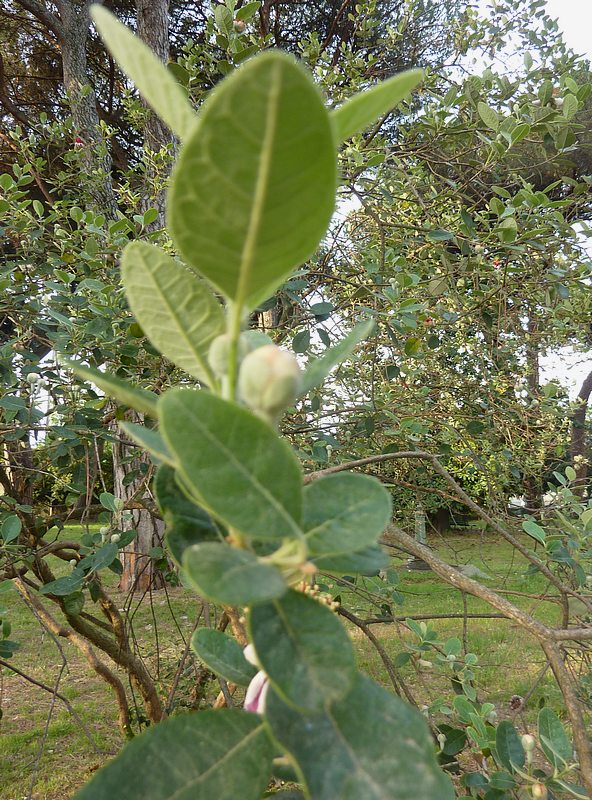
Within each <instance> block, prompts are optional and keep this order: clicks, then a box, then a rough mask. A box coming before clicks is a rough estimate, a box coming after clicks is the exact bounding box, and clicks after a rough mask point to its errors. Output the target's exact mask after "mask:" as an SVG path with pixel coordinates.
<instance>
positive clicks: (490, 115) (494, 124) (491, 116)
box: [477, 103, 500, 131]
mask: <svg viewBox="0 0 592 800" xmlns="http://www.w3.org/2000/svg"><path fill="white" fill-rule="evenodd" d="M477 113H478V114H479V116H480V117H481V120H482V121H483V123H484V124H485V125H486V126H487V127H488V128H491V130H492V131H497V129H498V128H499V123H500V119H499V114H498V113H497V111H494V110H493V108H489V106H488V105H486V104H485V103H477Z"/></svg>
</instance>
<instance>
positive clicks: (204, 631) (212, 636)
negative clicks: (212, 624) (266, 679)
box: [191, 628, 257, 686]
mask: <svg viewBox="0 0 592 800" xmlns="http://www.w3.org/2000/svg"><path fill="white" fill-rule="evenodd" d="M191 647H192V648H193V651H194V653H196V655H197V656H199V658H200V659H201V660H202V661H203V662H204V664H205V665H206V666H207V667H208V668H209V669H211V670H212V672H215V673H216V674H217V675H221V676H222V677H223V678H225V679H226V680H227V681H231V682H232V683H236V684H238V685H239V686H248V685H249V683H250V682H251V680H252V679H253V678H254V677H255V674H256V672H257V670H256V669H255V667H254V666H253V665H252V664H249V662H248V661H247V659H246V658H245V657H244V655H243V649H242V647H241V646H240V644H239V643H238V642H237V641H236V639H233V638H232V637H231V636H227V635H226V634H225V633H222V631H217V630H214V629H213V628H200V629H199V630H197V631H195V633H194V634H193V636H192V638H191Z"/></svg>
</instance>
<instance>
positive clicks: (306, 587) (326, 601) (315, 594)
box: [300, 581, 340, 611]
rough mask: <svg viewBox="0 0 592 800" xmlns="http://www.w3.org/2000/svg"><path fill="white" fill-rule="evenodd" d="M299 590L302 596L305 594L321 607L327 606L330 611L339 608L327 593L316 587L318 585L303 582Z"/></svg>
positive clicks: (337, 602) (337, 603)
mask: <svg viewBox="0 0 592 800" xmlns="http://www.w3.org/2000/svg"><path fill="white" fill-rule="evenodd" d="M300 589H301V591H302V593H303V594H306V595H308V596H309V597H312V599H313V600H316V601H317V602H318V603H322V604H323V605H325V606H327V607H328V608H330V609H331V611H337V609H338V608H339V606H340V603H339V601H338V600H334V599H333V598H332V597H331V595H330V594H328V593H327V592H322V591H321V587H320V586H319V585H318V583H313V584H310V583H305V582H304V581H303V582H302V585H301V587H300Z"/></svg>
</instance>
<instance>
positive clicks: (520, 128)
mask: <svg viewBox="0 0 592 800" xmlns="http://www.w3.org/2000/svg"><path fill="white" fill-rule="evenodd" d="M529 133H530V125H528V123H526V122H522V123H520V125H516V127H515V128H514V130H513V131H512V133H511V137H512V144H518V142H521V141H522V140H523V139H524V137H525V136H528V134H529Z"/></svg>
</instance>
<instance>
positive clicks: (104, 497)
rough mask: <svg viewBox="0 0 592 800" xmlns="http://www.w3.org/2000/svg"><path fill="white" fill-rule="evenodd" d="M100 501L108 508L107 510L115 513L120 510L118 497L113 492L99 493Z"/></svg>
mask: <svg viewBox="0 0 592 800" xmlns="http://www.w3.org/2000/svg"><path fill="white" fill-rule="evenodd" d="M99 503H100V504H101V505H102V506H103V508H106V509H107V511H111V513H113V514H115V513H117V512H118V511H120V506H119V504H118V502H117V498H116V497H115V495H113V494H111V492H101V494H100V495H99Z"/></svg>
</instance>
